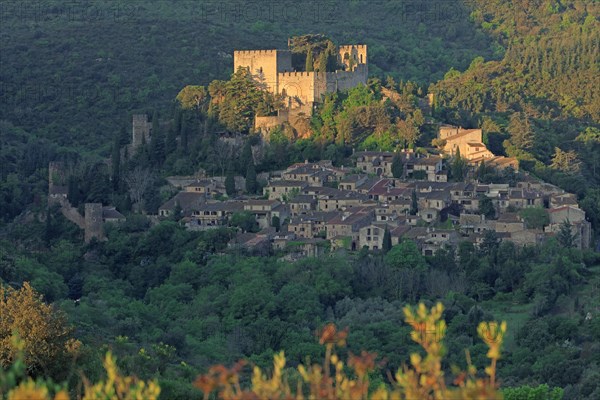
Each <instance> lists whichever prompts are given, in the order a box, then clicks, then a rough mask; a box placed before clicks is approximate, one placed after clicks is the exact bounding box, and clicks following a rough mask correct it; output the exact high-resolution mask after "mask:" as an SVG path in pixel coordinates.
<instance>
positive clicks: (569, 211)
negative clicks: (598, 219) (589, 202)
mask: <svg viewBox="0 0 600 400" xmlns="http://www.w3.org/2000/svg"><path fill="white" fill-rule="evenodd" d="M548 215H549V217H550V224H549V225H548V226H546V227H545V228H544V231H545V232H547V233H553V234H556V233H557V232H559V231H560V226H561V224H562V223H564V222H565V221H569V223H570V224H571V232H572V234H573V235H574V239H575V246H576V247H577V248H579V249H587V248H589V247H590V242H591V238H592V226H591V224H590V222H589V221H586V219H585V211H583V210H582V209H580V208H579V207H575V206H571V205H566V206H561V207H557V208H551V209H549V210H548Z"/></svg>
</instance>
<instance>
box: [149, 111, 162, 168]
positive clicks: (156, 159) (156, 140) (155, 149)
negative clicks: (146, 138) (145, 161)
mask: <svg viewBox="0 0 600 400" xmlns="http://www.w3.org/2000/svg"><path fill="white" fill-rule="evenodd" d="M150 149H151V152H150V159H151V160H152V163H153V164H154V165H161V164H162V162H163V161H164V159H165V136H164V134H163V132H162V130H161V129H160V125H159V122H158V111H154V114H153V115H152V138H151V140H150Z"/></svg>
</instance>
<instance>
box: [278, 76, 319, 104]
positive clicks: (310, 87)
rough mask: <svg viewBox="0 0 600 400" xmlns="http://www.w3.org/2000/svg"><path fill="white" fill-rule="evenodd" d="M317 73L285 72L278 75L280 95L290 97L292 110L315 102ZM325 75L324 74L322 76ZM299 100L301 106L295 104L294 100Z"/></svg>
mask: <svg viewBox="0 0 600 400" xmlns="http://www.w3.org/2000/svg"><path fill="white" fill-rule="evenodd" d="M317 74H318V73H317V72H283V73H280V74H278V79H279V94H285V95H286V96H288V97H290V98H291V99H290V101H291V104H290V105H289V107H290V108H296V107H298V106H300V105H307V104H312V103H313V102H315V101H316V100H315V93H314V88H315V76H316V75H317ZM320 75H324V74H320ZM296 98H297V99H299V100H300V103H301V104H295V103H294V99H296Z"/></svg>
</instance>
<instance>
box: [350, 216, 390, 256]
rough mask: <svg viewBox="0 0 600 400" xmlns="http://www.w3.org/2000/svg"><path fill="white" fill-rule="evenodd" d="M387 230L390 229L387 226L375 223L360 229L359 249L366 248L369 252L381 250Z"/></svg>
mask: <svg viewBox="0 0 600 400" xmlns="http://www.w3.org/2000/svg"><path fill="white" fill-rule="evenodd" d="M386 229H389V227H388V226H387V224H385V223H375V222H374V223H371V224H369V225H366V226H363V227H361V228H359V230H358V236H359V238H358V248H360V249H362V248H364V247H366V248H368V249H369V250H381V249H382V248H383V235H384V233H385V230H386ZM390 237H391V236H390Z"/></svg>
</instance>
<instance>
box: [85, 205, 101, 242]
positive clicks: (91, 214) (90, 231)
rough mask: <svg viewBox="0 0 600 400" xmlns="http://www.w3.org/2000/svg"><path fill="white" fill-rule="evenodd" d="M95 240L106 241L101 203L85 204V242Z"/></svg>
mask: <svg viewBox="0 0 600 400" xmlns="http://www.w3.org/2000/svg"><path fill="white" fill-rule="evenodd" d="M93 238H96V239H98V240H102V239H104V230H103V226H102V204H101V203H85V242H86V243H89V242H90V241H91V240H92V239H93Z"/></svg>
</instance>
